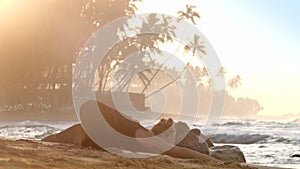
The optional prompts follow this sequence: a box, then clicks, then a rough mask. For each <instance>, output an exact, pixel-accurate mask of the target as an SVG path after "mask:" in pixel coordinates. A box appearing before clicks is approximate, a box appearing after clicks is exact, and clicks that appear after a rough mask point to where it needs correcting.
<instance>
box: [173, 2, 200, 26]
mask: <svg viewBox="0 0 300 169" xmlns="http://www.w3.org/2000/svg"><path fill="white" fill-rule="evenodd" d="M196 8H197V7H196V6H194V5H188V4H187V5H186V11H178V12H177V15H178V21H182V20H183V19H186V20H191V21H192V23H193V24H195V25H196V22H195V18H198V19H200V15H199V13H198V12H196V11H195V9H196Z"/></svg>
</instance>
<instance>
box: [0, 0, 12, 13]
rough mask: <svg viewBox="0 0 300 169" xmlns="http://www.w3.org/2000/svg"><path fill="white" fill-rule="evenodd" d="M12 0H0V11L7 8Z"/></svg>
mask: <svg viewBox="0 0 300 169" xmlns="http://www.w3.org/2000/svg"><path fill="white" fill-rule="evenodd" d="M13 1H14V0H0V13H2V12H4V11H6V10H8V9H9V8H10V6H11V4H13Z"/></svg>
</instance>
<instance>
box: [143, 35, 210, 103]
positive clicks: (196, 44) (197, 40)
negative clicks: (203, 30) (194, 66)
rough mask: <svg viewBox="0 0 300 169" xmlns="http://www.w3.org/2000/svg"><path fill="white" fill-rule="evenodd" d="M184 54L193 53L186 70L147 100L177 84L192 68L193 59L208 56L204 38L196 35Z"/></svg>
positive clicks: (186, 46) (185, 47)
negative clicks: (189, 68) (188, 69)
mask: <svg viewBox="0 0 300 169" xmlns="http://www.w3.org/2000/svg"><path fill="white" fill-rule="evenodd" d="M184 53H185V54H188V53H192V55H191V56H190V59H189V61H188V62H187V63H186V65H185V67H184V69H183V70H182V71H181V72H180V73H179V74H178V76H177V77H176V78H174V79H173V80H172V81H170V82H169V83H167V84H165V85H164V86H162V87H161V88H159V90H156V91H155V92H153V93H151V94H149V95H147V96H146V98H148V97H150V96H152V95H154V94H156V93H158V92H159V91H161V90H163V89H165V88H166V87H168V86H170V85H171V84H173V83H174V82H176V81H177V80H178V79H179V78H180V77H182V75H183V73H184V72H185V71H186V69H187V68H188V67H189V66H190V64H191V62H192V60H193V58H194V57H195V55H196V54H199V55H200V57H201V58H202V54H204V55H206V54H207V53H206V50H205V43H204V41H202V38H201V37H200V36H199V35H197V34H195V35H194V38H193V41H191V42H190V43H188V44H187V45H185V46H184Z"/></svg>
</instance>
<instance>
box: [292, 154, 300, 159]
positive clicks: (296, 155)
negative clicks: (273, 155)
mask: <svg viewBox="0 0 300 169" xmlns="http://www.w3.org/2000/svg"><path fill="white" fill-rule="evenodd" d="M291 157H292V158H300V154H294V155H292V156H291Z"/></svg>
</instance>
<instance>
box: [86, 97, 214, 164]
mask: <svg viewBox="0 0 300 169" xmlns="http://www.w3.org/2000/svg"><path fill="white" fill-rule="evenodd" d="M95 104H97V105H98V108H99V110H100V112H101V113H102V116H103V117H104V119H105V120H106V122H107V123H108V124H109V125H110V127H111V128H113V129H114V130H116V131H117V132H119V133H121V134H123V135H125V136H128V137H131V138H150V137H154V136H155V134H154V133H153V132H151V131H149V130H148V129H146V128H145V127H143V126H142V125H140V124H139V122H137V121H135V120H133V119H131V118H130V117H127V116H125V115H123V114H121V113H120V112H118V111H117V110H115V109H112V108H111V107H109V106H107V105H105V104H103V103H101V102H95V101H88V102H86V103H85V104H83V106H82V107H81V110H80V113H81V114H84V113H89V112H90V111H93V110H92V109H91V107H93V106H95ZM170 131H171V133H169V134H168V135H167V136H169V137H155V138H156V139H159V138H161V139H160V140H157V141H158V142H159V143H160V144H157V143H158V142H154V141H153V140H151V139H136V140H137V144H139V145H140V146H142V147H144V150H145V149H162V148H163V147H171V148H170V149H169V150H167V151H166V152H164V153H162V154H164V155H169V156H172V157H176V158H197V159H200V160H210V161H215V162H217V161H219V160H216V159H214V158H212V157H210V156H208V155H205V154H202V153H199V152H196V151H194V150H191V149H188V148H184V147H178V146H175V145H170V144H171V143H172V140H171V139H174V135H175V133H172V130H169V132H170ZM119 141H120V140H119ZM136 146H137V145H136Z"/></svg>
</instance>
